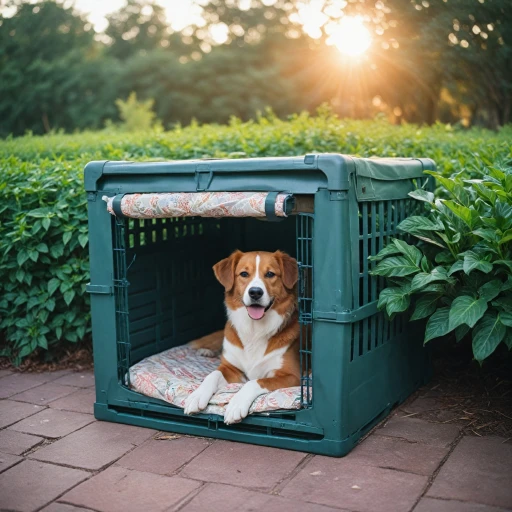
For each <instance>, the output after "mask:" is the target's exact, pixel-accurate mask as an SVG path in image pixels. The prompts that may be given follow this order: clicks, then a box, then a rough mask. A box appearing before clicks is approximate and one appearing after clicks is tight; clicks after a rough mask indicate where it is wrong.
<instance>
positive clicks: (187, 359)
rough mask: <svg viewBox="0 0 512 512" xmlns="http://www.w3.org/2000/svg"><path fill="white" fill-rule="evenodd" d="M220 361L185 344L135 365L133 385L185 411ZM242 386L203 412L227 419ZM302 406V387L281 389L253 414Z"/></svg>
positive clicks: (263, 398) (258, 403)
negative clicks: (185, 405) (229, 404)
mask: <svg viewBox="0 0 512 512" xmlns="http://www.w3.org/2000/svg"><path fill="white" fill-rule="evenodd" d="M219 362H220V358H219V357H205V356H202V355H199V354H198V351H197V350H196V349H193V348H191V347H189V346H187V345H182V346H179V347H175V348H171V349H169V350H165V351H164V352H160V353H159V354H155V355H153V356H151V357H148V358H146V359H143V360H142V361H140V362H138V363H137V364H134V365H133V366H132V367H131V368H130V385H131V388H132V389H133V390H134V391H137V392H138V393H141V394H143V395H146V396H150V397H152V398H158V399H160V400H165V401H166V402H169V403H170V404H173V405H176V406H178V407H182V408H183V407H184V404H185V400H186V398H187V397H188V395H190V394H191V393H192V392H193V391H194V390H195V389H196V388H197V387H198V386H199V385H200V384H201V382H202V381H203V379H204V378H205V377H206V376H207V375H208V374H209V373H211V372H212V371H213V370H215V369H216V368H217V366H218V365H219ZM242 386H243V384H228V385H227V386H226V387H224V388H222V389H221V390H219V392H218V393H216V394H215V395H213V397H212V398H211V399H210V403H209V404H208V407H207V408H206V409H205V410H204V411H203V412H205V413H208V414H219V415H220V416H223V415H224V411H225V409H226V405H227V404H228V402H229V401H230V400H231V399H232V398H233V396H234V395H235V393H236V392H237V391H238V390H239V389H241V387H242ZM310 393H311V392H310ZM300 403H301V399H300V386H295V387H291V388H283V389H278V390H276V391H272V392H271V393H266V394H264V395H260V396H259V397H258V398H256V400H254V402H253V404H252V405H251V408H250V410H249V414H252V413H264V412H270V411H277V410H282V409H300Z"/></svg>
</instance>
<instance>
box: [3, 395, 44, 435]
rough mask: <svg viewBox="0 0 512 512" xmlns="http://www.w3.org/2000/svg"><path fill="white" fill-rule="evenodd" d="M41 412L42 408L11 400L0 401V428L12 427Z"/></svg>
mask: <svg viewBox="0 0 512 512" xmlns="http://www.w3.org/2000/svg"><path fill="white" fill-rule="evenodd" d="M42 410H43V407H40V406H39V405H33V404H25V403H22V402H13V401H12V400H0V428H4V427H7V425H12V424H13V423H16V422H17V421H20V420H22V419H23V418H27V417H28V416H32V414H36V413H37V412H39V411H42Z"/></svg>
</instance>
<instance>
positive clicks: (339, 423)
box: [85, 154, 435, 456]
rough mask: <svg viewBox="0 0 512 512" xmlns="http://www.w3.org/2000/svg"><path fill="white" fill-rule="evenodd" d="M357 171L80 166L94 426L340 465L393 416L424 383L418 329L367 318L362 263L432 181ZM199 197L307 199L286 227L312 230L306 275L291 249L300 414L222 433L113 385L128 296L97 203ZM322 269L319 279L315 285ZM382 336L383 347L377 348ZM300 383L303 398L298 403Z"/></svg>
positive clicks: (321, 161)
mask: <svg viewBox="0 0 512 512" xmlns="http://www.w3.org/2000/svg"><path fill="white" fill-rule="evenodd" d="M366 162H367V161H364V160H363V159H355V158H352V157H347V156H344V155H332V154H323V155H306V156H305V157H294V158H261V159H244V160H231V161H228V160H219V161H210V162H193V161H189V162H188V161H187V162H162V163H154V162H153V163H133V162H91V163H90V164H88V165H87V166H86V169H85V183H86V191H87V194H88V207H89V239H90V256H91V257H90V261H91V284H90V285H89V286H88V291H89V292H91V310H92V318H93V326H92V327H93V343H94V358H95V379H96V403H95V406H94V411H95V416H96V418H98V419H101V420H107V421H115V422H120V423H126V424H131V425H137V426H145V427H149V428H154V429H158V430H165V431H172V432H179V433H183V434H193V435H201V436H210V437H217V438H221V439H228V440H233V441H242V442H250V443H254V444H261V445H267V446H275V447H280V448H288V449H294V450H301V451H308V452H312V453H319V454H324V455H331V456H342V455H344V454H346V453H348V452H349V451H350V450H351V449H352V448H353V446H355V444H356V443H357V441H358V440H359V439H360V438H361V437H362V436H363V435H364V434H365V433H366V432H367V431H368V430H370V429H371V428H372V427H373V426H374V425H375V424H376V423H377V422H378V421H380V420H381V419H382V418H384V417H385V416H386V415H387V414H388V413H389V411H390V410H391V408H392V407H393V406H394V405H396V404H398V403H400V402H402V401H403V400H405V399H406V398H407V396H409V394H410V393H412V392H413V391H414V390H415V389H417V387H419V386H420V385H422V384H423V383H425V382H426V381H427V380H428V379H429V378H430V354H429V351H428V349H424V348H423V346H422V343H421V342H420V340H421V339H422V330H423V328H424V325H423V324H422V323H421V322H412V323H408V322H406V317H405V315H403V316H397V317H395V319H394V320H393V321H391V322H389V321H388V320H387V319H386V318H385V317H384V314H383V313H378V312H377V310H376V299H377V296H378V291H379V289H380V288H381V287H382V286H383V282H382V279H377V278H371V277H369V275H368V272H369V270H371V268H373V266H374V265H375V263H373V262H368V259H367V257H366V256H367V255H369V254H371V253H375V252H376V251H377V252H378V250H379V249H380V248H381V247H382V246H383V245H384V243H386V242H387V241H388V240H389V238H390V237H392V236H398V235H399V234H398V233H397V229H396V227H397V225H398V223H399V222H400V221H401V220H403V218H405V216H407V215H410V214H411V213H413V212H414V209H415V204H416V203H414V200H412V199H410V198H408V196H407V193H408V192H409V191H411V190H413V189H414V188H415V186H417V185H418V184H420V185H421V184H425V185H426V187H427V188H429V189H432V187H433V182H432V181H430V182H428V183H425V182H426V177H425V175H424V174H423V171H424V170H428V169H430V170H435V165H434V163H433V162H432V161H431V160H428V159H410V160H408V161H407V162H402V161H398V160H396V161H395V162H396V167H398V168H399V170H400V172H392V173H391V174H392V176H391V178H393V177H394V178H395V179H390V178H389V176H388V177H385V179H384V180H383V181H382V182H380V181H379V182H377V181H376V180H375V179H374V177H373V175H372V173H371V172H370V173H368V172H367V171H366V170H365V169H366V168H367V165H366ZM418 163H419V164H420V167H419V166H418ZM359 164H361V167H359V168H358V165H359ZM363 164H364V165H363ZM392 167H393V168H394V165H392ZM359 170H361V172H359ZM402 171H403V176H401V175H400V173H401V172H402ZM377 185H379V187H380V190H379V187H378V186H377ZM205 189H208V190H211V191H215V190H219V191H222V190H269V191H282V190H287V191H290V192H292V193H296V194H313V195H314V214H309V215H307V214H302V215H299V216H298V218H297V224H299V223H300V222H304V219H309V220H307V221H306V222H314V228H315V233H314V240H313V239H311V240H310V241H308V242H307V244H306V245H307V250H311V258H312V259H311V261H309V262H305V263H306V265H304V262H301V258H300V256H301V250H303V251H304V252H305V251H306V247H300V244H301V243H302V242H303V241H302V240H299V239H297V258H298V261H299V275H300V283H299V301H300V300H301V298H302V299H303V300H305V302H307V303H308V306H307V307H305V306H301V315H300V322H301V327H302V328H304V327H305V328H306V329H302V328H301V333H304V334H302V336H307V332H309V331H308V330H307V329H308V327H309V326H310V327H312V347H313V349H312V353H311V354H310V353H309V349H308V344H309V341H310V340H307V339H302V337H301V347H300V348H301V355H302V356H305V357H306V356H309V355H311V368H312V375H313V376H314V381H313V382H310V381H309V380H303V382H302V383H301V385H302V389H303V392H302V402H303V406H304V407H303V408H302V409H300V410H297V411H287V412H279V413H275V414H271V415H268V416H265V415H258V416H256V415H254V416H249V417H248V418H246V419H245V420H244V421H243V422H242V423H240V424H236V425H225V424H224V423H223V421H222V417H219V416H217V415H209V414H199V415H197V416H186V415H184V414H183V411H182V410H181V409H179V408H176V407H174V406H171V405H170V404H166V403H165V402H162V401H159V400H156V399H152V398H149V397H146V396H143V395H140V394H139V393H136V392H134V391H132V390H130V389H129V388H128V387H127V385H126V381H124V380H123V379H125V377H126V372H125V368H126V365H127V363H128V364H129V361H127V352H126V350H125V351H124V352H123V349H122V348H121V349H120V348H119V347H123V343H126V332H125V331H123V327H122V326H121V325H120V323H119V320H118V318H119V316H120V315H122V314H126V313H127V311H126V308H123V306H124V305H126V302H123V301H125V300H126V293H127V287H128V286H129V285H128V284H127V282H126V279H123V275H122V274H123V272H121V273H119V272H117V271H116V268H117V269H124V272H125V275H126V269H127V268H128V266H129V263H128V262H127V260H126V257H124V261H120V260H119V261H117V260H116V258H117V259H119V257H120V254H121V251H114V247H115V246H116V247H119V248H121V246H120V243H122V242H121V241H120V240H117V242H116V230H115V229H114V227H115V224H116V223H119V222H123V221H122V220H117V219H114V218H112V217H111V216H110V214H109V213H108V212H107V210H106V207H105V204H104V203H103V201H101V197H102V195H115V194H119V193H136V192H141V193H143V192H170V191H177V192H194V191H199V190H205ZM375 191H377V192H378V193H379V194H382V197H381V199H380V200H379V198H378V196H375V197H372V194H374V195H375V193H376V192H375ZM367 196H368V197H367ZM313 219H314V221H313ZM384 220H385V222H384ZM319 226H320V227H321V228H319ZM322 226H328V228H326V227H322ZM333 233H337V234H338V235H339V236H333ZM297 238H299V237H297ZM123 241H124V238H123ZM124 254H125V253H124ZM125 256H126V254H125ZM121 259H123V258H121ZM116 261H117V262H116ZM313 262H314V264H313ZM325 269H329V273H328V274H327V275H326V272H325ZM116 272H117V273H116ZM309 275H310V276H311V277H310V280H311V282H312V283H311V285H312V292H313V293H312V300H310V301H307V300H306V299H307V297H306V296H303V297H301V294H300V290H301V289H305V288H307V286H305V284H304V283H305V281H304V280H305V279H307V278H308V276H309ZM301 287H302V288H301ZM120 306H121V307H120ZM116 312H120V313H119V314H117V313H116ZM384 333H387V336H388V337H390V338H391V340H384ZM112 340H115V341H116V343H114V342H112ZM411 340H412V341H411ZM128 348H129V347H128ZM306 359H308V360H309V358H307V357H306ZM333 361H336V362H337V364H333ZM120 362H121V364H120ZM306 378H309V377H306ZM309 384H312V387H313V397H310V396H309V394H308V391H309Z"/></svg>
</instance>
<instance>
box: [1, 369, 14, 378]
mask: <svg viewBox="0 0 512 512" xmlns="http://www.w3.org/2000/svg"><path fill="white" fill-rule="evenodd" d="M8 375H12V372H11V370H0V379H1V378H2V377H7V376H8Z"/></svg>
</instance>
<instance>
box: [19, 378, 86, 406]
mask: <svg viewBox="0 0 512 512" xmlns="http://www.w3.org/2000/svg"><path fill="white" fill-rule="evenodd" d="M76 389H77V388H72V387H71V386H61V385H60V384H54V383H53V382H47V383H46V384H43V385H41V386H37V387H35V388H32V389H28V390H27V391H24V392H23V393H19V394H18V395H13V396H12V397H11V399H12V400H17V401H18V402H29V403H31V404H37V405H46V404H48V403H50V402H52V401H53V400H57V398H61V397H63V396H66V395H69V394H70V393H73V391H76Z"/></svg>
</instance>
